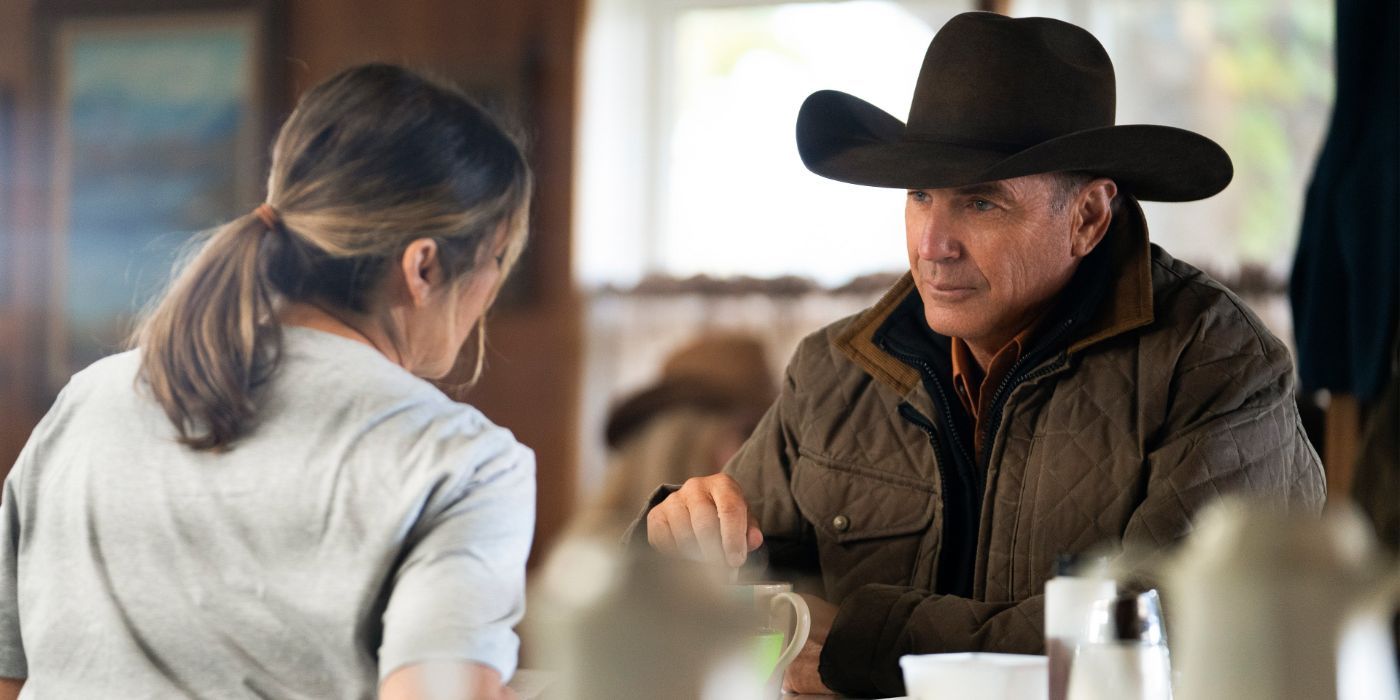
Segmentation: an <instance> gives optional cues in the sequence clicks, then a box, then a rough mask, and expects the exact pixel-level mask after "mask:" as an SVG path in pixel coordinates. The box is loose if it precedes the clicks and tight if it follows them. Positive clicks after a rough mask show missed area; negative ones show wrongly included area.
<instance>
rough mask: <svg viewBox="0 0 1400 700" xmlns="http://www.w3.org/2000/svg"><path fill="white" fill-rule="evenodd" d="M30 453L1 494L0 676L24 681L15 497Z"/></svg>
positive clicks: (26, 663) (22, 458) (22, 455)
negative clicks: (23, 466)
mask: <svg viewBox="0 0 1400 700" xmlns="http://www.w3.org/2000/svg"><path fill="white" fill-rule="evenodd" d="M28 454H29V450H27V449H26V450H25V451H24V452H21V453H20V457H19V461H18V462H16V463H15V465H14V467H13V468H12V469H11V470H10V474H9V476H8V477H7V478H6V479H5V487H4V493H3V495H0V677H3V678H27V677H28V676H29V661H28V659H27V658H26V657H25V655H24V643H23V642H22V641H21V639H20V632H19V522H20V521H19V504H18V500H17V499H16V494H17V493H18V491H19V489H18V487H17V484H18V482H19V479H20V474H21V473H22V471H23V470H22V469H21V468H20V467H21V466H22V465H23V464H24V462H25V460H26V458H27V456H28Z"/></svg>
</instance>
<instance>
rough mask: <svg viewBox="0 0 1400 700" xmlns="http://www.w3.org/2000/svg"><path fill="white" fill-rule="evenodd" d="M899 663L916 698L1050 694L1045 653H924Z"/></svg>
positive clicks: (1002, 699)
mask: <svg viewBox="0 0 1400 700" xmlns="http://www.w3.org/2000/svg"><path fill="white" fill-rule="evenodd" d="M899 666H900V668H901V669H903V671H904V690H905V692H907V693H908V694H909V697H910V698H912V699H913V700H948V698H959V699H960V700H1045V698H1046V697H1048V696H1049V694H1050V687H1049V680H1048V672H1047V670H1046V662H1045V657H1044V656H1032V655H1027V654H984V653H978V652H969V653H963V654H923V655H917V656H914V655H911V656H902V657H900V659H899Z"/></svg>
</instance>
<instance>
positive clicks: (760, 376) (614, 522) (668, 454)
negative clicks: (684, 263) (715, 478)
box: [580, 332, 778, 536]
mask: <svg viewBox="0 0 1400 700" xmlns="http://www.w3.org/2000/svg"><path fill="white" fill-rule="evenodd" d="M777 396H778V386H777V382H776V381H775V380H774V378H773V373H772V370H770V369H769V364H768V356H767V353H766V352H764V350H763V344H762V343H760V342H759V341H758V339H757V338H754V337H752V336H749V335H745V334H742V333H736V332H715V333H710V334H706V335H702V336H700V337H698V338H695V339H693V340H691V341H690V342H688V343H686V344H685V345H682V346H681V347H679V348H677V349H676V350H674V351H672V352H671V354H670V355H668V356H667V357H666V360H665V363H664V364H663V366H662V369H661V377H660V378H659V379H658V380H657V381H656V382H655V383H653V384H652V385H650V386H648V387H646V388H644V389H642V390H641V391H638V392H636V393H634V394H632V395H631V396H628V397H627V398H625V399H623V400H622V401H620V402H618V403H617V405H616V406H614V407H613V409H612V411H611V413H610V414H609V416H608V422H607V427H606V429H605V437H606V439H607V444H608V449H609V459H608V468H607V476H606V479H605V481H604V485H603V488H602V490H601V492H600V493H599V495H598V497H597V499H596V500H594V502H593V503H592V504H590V505H589V506H588V507H586V508H584V510H583V511H582V513H581V515H580V524H581V525H582V526H584V528H585V529H586V530H587V531H589V532H591V533H592V534H598V535H618V536H620V535H621V534H622V532H623V530H624V529H625V527H626V525H627V523H628V522H630V521H631V520H632V519H633V518H634V517H636V515H637V509H638V508H639V507H640V505H641V504H642V503H645V502H646V498H647V496H648V495H650V494H651V493H652V492H653V491H655V490H656V485H657V484H680V483H681V482H683V481H685V480H686V479H689V478H690V477H693V476H703V475H707V474H713V473H715V472H717V471H719V470H720V469H721V468H723V467H724V465H725V464H726V463H728V462H729V459H730V458H731V457H733V456H734V453H735V452H737V451H738V450H739V446H740V445H742V444H743V443H744V440H746V439H748V437H749V434H750V433H752V432H753V429H754V426H755V425H757V424H758V419H759V418H760V417H762V415H763V412H764V411H766V410H768V406H769V405H771V404H772V403H773V399H775V398H777Z"/></svg>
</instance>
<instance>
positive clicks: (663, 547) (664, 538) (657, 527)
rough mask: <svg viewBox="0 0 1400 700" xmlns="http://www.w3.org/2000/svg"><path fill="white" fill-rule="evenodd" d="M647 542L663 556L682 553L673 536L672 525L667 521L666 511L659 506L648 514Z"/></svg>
mask: <svg viewBox="0 0 1400 700" xmlns="http://www.w3.org/2000/svg"><path fill="white" fill-rule="evenodd" d="M647 542H649V543H650V544H651V547H652V549H655V550H656V551H658V552H661V553H662V554H668V555H672V556H674V555H676V554H679V553H680V548H679V547H678V546H677V545H676V538H675V536H674V535H672V534H671V525H670V523H668V522H667V521H666V511H664V510H662V509H661V506H659V505H658V506H657V507H655V508H653V509H652V510H651V512H650V513H648V514H647Z"/></svg>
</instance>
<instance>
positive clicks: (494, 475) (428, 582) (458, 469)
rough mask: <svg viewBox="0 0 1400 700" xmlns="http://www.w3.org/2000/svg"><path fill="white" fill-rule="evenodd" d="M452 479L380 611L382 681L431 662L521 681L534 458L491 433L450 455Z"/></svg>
mask: <svg viewBox="0 0 1400 700" xmlns="http://www.w3.org/2000/svg"><path fill="white" fill-rule="evenodd" d="M447 457H448V459H450V460H453V461H456V462H458V464H456V465H453V469H452V470H451V471H452V472H454V473H453V474H449V475H447V476H445V477H444V479H443V481H442V482H440V483H438V484H437V485H436V486H435V487H434V488H433V493H431V494H430V495H429V497H428V498H427V501H426V502H425V504H424V508H423V513H422V517H421V519H420V521H419V523H418V526H417V527H416V528H415V529H414V530H415V531H414V533H413V534H412V535H411V537H410V540H409V542H408V543H407V545H406V546H407V547H408V550H407V553H406V555H405V556H404V559H403V562H402V563H401V564H400V565H399V567H398V570H397V571H396V573H395V576H394V579H393V584H392V589H391V591H390V594H389V600H388V604H387V607H386V608H385V611H384V619H383V622H384V627H383V630H384V636H383V641H382V643H381V645H380V648H379V677H380V679H381V680H383V679H384V678H385V677H386V676H388V675H389V674H390V673H392V672H393V671H394V670H396V669H398V668H400V667H403V666H407V665H410V664H416V663H424V662H428V661H444V660H457V661H473V662H477V663H482V664H485V665H487V666H490V667H492V668H494V669H496V670H497V671H498V672H500V674H501V677H502V679H508V678H510V677H511V675H513V674H514V673H515V667H516V663H517V658H518V655H519V648H520V641H519V638H518V637H517V636H516V634H515V632H514V630H513V628H514V627H515V625H516V624H517V623H518V622H519V621H520V619H521V617H522V616H523V615H524V613H525V562H526V559H527V558H528V556H529V553H530V542H531V539H532V537H533V535H534V522H535V457H534V453H533V452H531V451H530V450H529V449H528V448H526V447H524V446H523V445H520V444H519V443H517V442H516V441H515V440H514V438H512V437H511V436H510V433H509V432H507V431H505V430H502V429H499V428H492V429H490V430H488V431H487V432H486V433H485V434H484V435H482V436H480V437H478V438H476V439H472V440H470V441H468V442H467V443H466V444H465V445H462V446H460V447H459V448H458V449H453V450H449V451H448V455H447Z"/></svg>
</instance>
